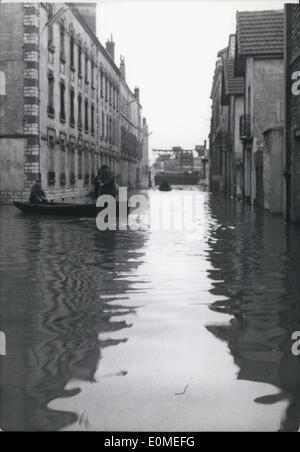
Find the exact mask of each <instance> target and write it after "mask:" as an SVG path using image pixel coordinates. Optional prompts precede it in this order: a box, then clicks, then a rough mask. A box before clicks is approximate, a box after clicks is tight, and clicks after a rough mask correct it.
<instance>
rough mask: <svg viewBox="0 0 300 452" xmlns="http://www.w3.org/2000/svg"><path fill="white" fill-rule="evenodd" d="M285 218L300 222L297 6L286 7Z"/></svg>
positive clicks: (299, 29) (299, 31)
mask: <svg viewBox="0 0 300 452" xmlns="http://www.w3.org/2000/svg"><path fill="white" fill-rule="evenodd" d="M285 37H286V39H285V42H286V48H285V81H286V83H285V85H286V90H285V99H286V109H285V111H286V114H285V131H286V134H285V149H286V153H285V155H286V167H285V180H286V218H287V220H291V221H295V222H300V82H299V80H300V6H299V5H297V4H288V5H286V6H285Z"/></svg>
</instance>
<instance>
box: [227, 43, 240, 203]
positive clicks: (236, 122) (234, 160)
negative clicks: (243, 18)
mask: <svg viewBox="0 0 300 452" xmlns="http://www.w3.org/2000/svg"><path fill="white" fill-rule="evenodd" d="M235 38H236V37H235V35H230V37H229V45H228V49H227V53H226V54H223V65H222V66H223V79H222V105H224V106H226V105H227V106H228V108H229V113H228V116H229V122H228V149H227V159H226V160H227V167H226V179H227V183H226V186H227V193H228V194H229V195H231V196H233V197H236V198H238V199H241V198H242V195H243V144H242V142H241V140H240V117H241V115H243V113H244V95H245V80H244V78H243V77H236V76H235V74H234V69H235V67H234V58H235V47H236V39H235Z"/></svg>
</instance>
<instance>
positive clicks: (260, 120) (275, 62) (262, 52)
mask: <svg viewBox="0 0 300 452" xmlns="http://www.w3.org/2000/svg"><path fill="white" fill-rule="evenodd" d="M283 56H284V14H283V11H255V12H238V13H237V29H236V54H235V75H236V76H240V77H244V79H245V96H244V114H243V115H242V116H241V118H240V138H241V140H242V142H243V154H244V157H243V163H244V199H245V201H246V202H248V203H249V204H252V205H258V206H261V207H264V208H266V209H270V205H269V204H268V202H267V199H268V197H267V196H265V195H266V193H265V190H266V189H267V190H270V189H271V188H270V187H269V186H268V185H267V184H265V183H264V175H266V174H267V173H268V172H269V171H270V162H271V159H272V158H273V152H272V150H271V149H270V146H268V152H269V154H270V153H271V158H270V156H266V145H265V141H264V138H265V137H264V133H265V132H266V131H268V130H270V129H272V128H278V127H280V126H281V127H282V126H283V68H284V64H283ZM269 143H270V141H269ZM266 157H267V158H266ZM276 158H277V154H276V152H275V153H274V160H276ZM273 164H274V165H275V162H273ZM277 164H278V165H279V164H280V162H277ZM270 181H271V179H270ZM279 182H280V184H281V183H282V181H281V180H280V181H277V183H279ZM280 196H281V195H280ZM265 201H266V202H265ZM274 213H275V212H274ZM276 213H277V212H276Z"/></svg>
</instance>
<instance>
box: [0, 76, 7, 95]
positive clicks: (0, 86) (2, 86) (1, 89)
mask: <svg viewBox="0 0 300 452" xmlns="http://www.w3.org/2000/svg"><path fill="white" fill-rule="evenodd" d="M0 96H6V79H5V74H4V72H2V71H0Z"/></svg>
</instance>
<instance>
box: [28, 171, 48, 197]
mask: <svg viewBox="0 0 300 452" xmlns="http://www.w3.org/2000/svg"><path fill="white" fill-rule="evenodd" d="M29 202H31V203H32V204H49V201H48V200H47V198H46V195H45V192H44V191H43V189H42V180H41V177H40V176H39V177H38V178H37V179H36V181H35V183H34V184H33V186H32V188H31V193H30V198H29Z"/></svg>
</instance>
